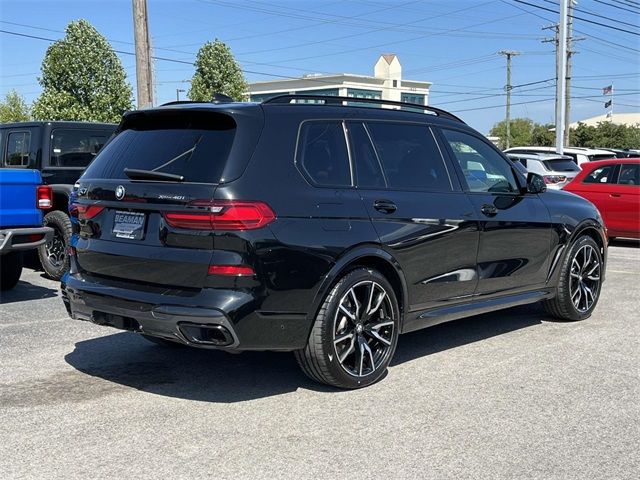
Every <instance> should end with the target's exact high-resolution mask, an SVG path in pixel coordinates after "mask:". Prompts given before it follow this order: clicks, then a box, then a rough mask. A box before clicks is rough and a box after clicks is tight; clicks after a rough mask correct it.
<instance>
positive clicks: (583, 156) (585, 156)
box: [504, 147, 616, 165]
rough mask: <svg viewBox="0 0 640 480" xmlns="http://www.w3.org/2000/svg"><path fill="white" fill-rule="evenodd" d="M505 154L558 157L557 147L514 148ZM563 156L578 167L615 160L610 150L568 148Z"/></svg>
mask: <svg viewBox="0 0 640 480" xmlns="http://www.w3.org/2000/svg"><path fill="white" fill-rule="evenodd" d="M504 152H505V153H533V154H538V153H552V154H555V155H558V153H557V152H556V147H514V148H509V149H507V150H505V151H504ZM563 155H567V156H569V157H571V158H573V161H574V162H576V163H577V164H578V165H582V164H583V163H586V162H593V161H595V160H606V159H608V158H615V156H616V155H615V153H613V152H610V151H608V150H596V149H595V148H582V147H567V148H565V149H564V153H563Z"/></svg>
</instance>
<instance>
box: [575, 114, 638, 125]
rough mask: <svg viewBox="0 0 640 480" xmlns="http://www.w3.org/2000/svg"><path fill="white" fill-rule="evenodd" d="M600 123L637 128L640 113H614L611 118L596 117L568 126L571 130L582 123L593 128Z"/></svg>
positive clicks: (604, 116) (605, 116)
mask: <svg viewBox="0 0 640 480" xmlns="http://www.w3.org/2000/svg"><path fill="white" fill-rule="evenodd" d="M600 122H612V123H615V124H616V125H627V126H637V125H640V113H614V114H612V116H611V117H607V115H606V114H605V115H598V116H596V117H591V118H585V119H584V120H580V121H578V122H574V123H572V124H571V125H570V127H571V128H577V127H578V123H584V124H586V125H588V126H592V127H595V126H597V125H598V123H600Z"/></svg>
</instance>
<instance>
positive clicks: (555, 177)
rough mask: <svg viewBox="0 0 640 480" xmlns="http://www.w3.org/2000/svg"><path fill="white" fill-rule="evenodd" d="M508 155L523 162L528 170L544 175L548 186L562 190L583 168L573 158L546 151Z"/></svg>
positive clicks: (518, 161)
mask: <svg viewBox="0 0 640 480" xmlns="http://www.w3.org/2000/svg"><path fill="white" fill-rule="evenodd" d="M507 156H508V157H509V158H510V159H511V160H513V161H514V162H517V163H519V164H521V165H522V166H523V167H524V168H526V169H527V171H528V172H533V173H537V174H538V175H542V178H544V183H546V184H547V188H553V189H556V190H560V189H561V188H562V187H564V186H565V185H566V184H567V183H569V182H570V181H571V180H573V178H574V177H575V176H576V175H577V174H578V173H579V172H580V170H581V168H580V167H579V166H578V165H577V164H576V162H575V161H574V160H573V158H571V157H568V156H563V155H552V154H545V153H539V154H538V153H509V152H508V153H507Z"/></svg>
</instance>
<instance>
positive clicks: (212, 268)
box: [209, 265, 256, 277]
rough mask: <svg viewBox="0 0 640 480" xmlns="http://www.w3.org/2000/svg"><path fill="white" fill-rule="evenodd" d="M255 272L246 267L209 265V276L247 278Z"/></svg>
mask: <svg viewBox="0 0 640 480" xmlns="http://www.w3.org/2000/svg"><path fill="white" fill-rule="evenodd" d="M255 274H256V272H255V270H253V268H251V267H249V266H248V265H209V275H226V276H229V277H249V276H253V275H255Z"/></svg>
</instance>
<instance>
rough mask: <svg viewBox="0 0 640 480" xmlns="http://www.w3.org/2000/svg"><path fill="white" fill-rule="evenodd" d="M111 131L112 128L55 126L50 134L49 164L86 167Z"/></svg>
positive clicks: (53, 165)
mask: <svg viewBox="0 0 640 480" xmlns="http://www.w3.org/2000/svg"><path fill="white" fill-rule="evenodd" d="M114 130H115V128H114ZM112 133H113V130H84V129H62V128H56V129H55V130H54V131H53V133H52V134H51V166H52V167H86V166H87V165H89V163H91V160H93V159H94V157H95V156H96V155H97V153H98V151H100V149H101V148H102V146H103V145H104V144H105V143H106V141H107V139H108V138H109V137H110V136H111V134H112Z"/></svg>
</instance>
